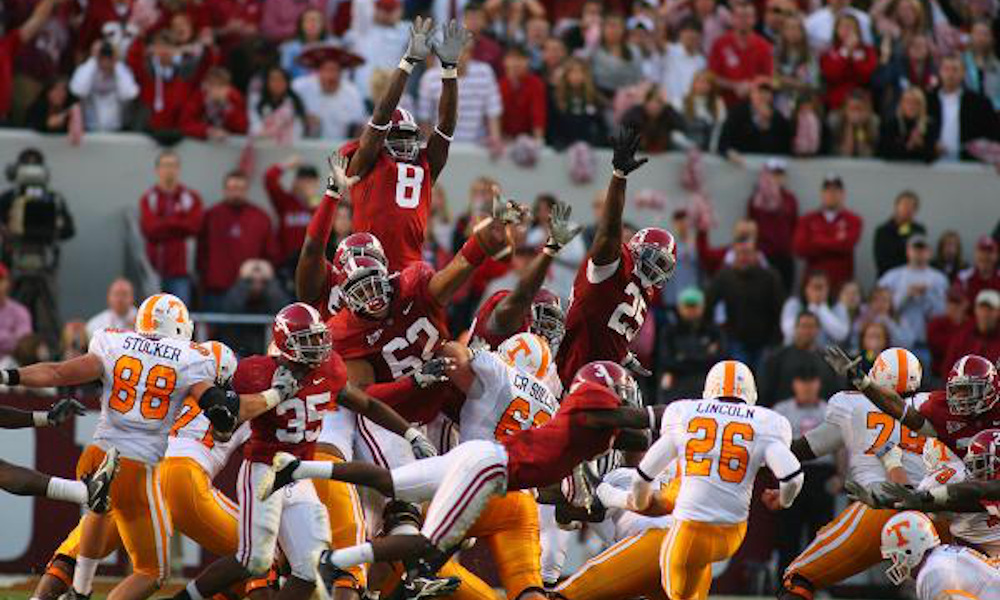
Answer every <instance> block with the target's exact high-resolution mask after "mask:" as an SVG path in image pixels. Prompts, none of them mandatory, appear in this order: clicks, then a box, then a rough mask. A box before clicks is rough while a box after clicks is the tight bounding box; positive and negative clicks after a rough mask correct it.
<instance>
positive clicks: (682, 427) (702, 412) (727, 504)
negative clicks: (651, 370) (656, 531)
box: [643, 399, 799, 523]
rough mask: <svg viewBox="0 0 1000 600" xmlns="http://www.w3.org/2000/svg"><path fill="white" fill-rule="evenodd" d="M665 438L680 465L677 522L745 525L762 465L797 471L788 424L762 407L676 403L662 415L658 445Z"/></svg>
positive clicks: (717, 401) (777, 472)
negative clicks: (755, 481) (743, 523)
mask: <svg viewBox="0 0 1000 600" xmlns="http://www.w3.org/2000/svg"><path fill="white" fill-rule="evenodd" d="M664 439H669V440H670V442H669V443H670V444H671V445H672V446H673V456H677V457H679V459H680V460H681V463H682V464H681V472H682V475H681V477H682V482H681V489H680V493H679V494H678V496H677V502H676V505H675V506H674V512H673V516H674V518H676V519H678V520H684V521H699V522H708V523H741V522H743V521H746V519H747V516H748V515H749V513H750V498H751V494H752V492H753V484H754V479H756V477H757V471H758V470H759V469H760V468H761V467H762V466H764V465H765V464H766V465H768V466H769V467H770V468H771V470H772V471H775V475H776V476H778V477H790V476H793V475H794V473H792V472H781V471H788V470H789V469H791V470H792V471H795V472H798V469H799V464H798V460H797V459H796V458H795V456H794V455H793V454H792V453H791V450H789V445H790V444H791V442H792V426H791V425H790V424H789V422H788V419H786V418H785V417H783V416H781V415H779V414H778V413H776V412H774V411H773V410H771V409H768V408H764V407H763V406H750V405H748V404H744V403H743V402H733V401H728V400H721V399H705V400H677V401H674V402H673V403H671V404H669V405H667V409H666V411H664V413H663V424H662V427H661V429H660V440H659V441H658V442H657V444H660V442H662V441H663V440H664ZM654 447H655V445H654ZM651 450H652V449H651ZM648 454H649V453H647V455H648ZM645 460H646V458H644V459H643V461H644V462H645ZM649 475H650V476H655V475H658V473H649Z"/></svg>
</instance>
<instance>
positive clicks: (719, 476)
mask: <svg viewBox="0 0 1000 600" xmlns="http://www.w3.org/2000/svg"><path fill="white" fill-rule="evenodd" d="M756 401H757V387H756V384H755V383H754V379H753V373H751V372H750V369H749V368H748V367H747V366H746V365H744V364H743V363H741V362H738V361H733V360H726V361H722V362H719V363H716V365H715V366H713V367H712V369H711V370H710V371H709V372H708V375H707V376H706V378H705V390H704V393H703V399H702V400H679V401H676V402H673V403H671V404H669V405H667V408H666V411H664V413H663V421H662V426H661V428H660V439H658V440H657V441H656V443H655V444H653V446H652V447H651V448H650V449H649V450H648V451H647V452H646V454H645V456H643V458H642V461H640V463H639V466H638V468H637V469H636V473H637V477H635V478H634V481H633V489H632V492H631V494H630V495H629V496H628V502H627V504H626V507H628V508H631V509H634V510H643V509H645V508H646V507H648V506H649V504H650V499H651V497H652V495H653V494H652V492H653V487H652V483H653V481H654V480H655V478H656V476H657V475H659V474H660V473H662V472H663V471H664V470H665V469H666V468H667V466H668V465H669V464H670V461H671V460H673V459H674V458H675V457H681V460H682V465H681V473H682V475H681V477H682V481H681V489H680V493H679V494H678V495H677V502H676V504H675V505H674V510H673V517H674V526H673V527H671V529H670V534H669V535H668V536H667V538H666V539H665V540H664V542H663V547H662V551H661V553H660V571H661V573H662V577H663V579H662V585H663V590H664V592H666V594H667V596H669V597H670V598H672V599H673V600H703V599H704V598H707V597H708V591H709V588H710V587H711V585H712V563H713V562H717V561H720V560H726V559H728V558H730V557H731V556H733V554H735V553H736V551H737V550H738V549H739V547H740V545H741V544H742V543H743V537H744V535H746V528H747V517H748V515H749V512H750V500H751V494H752V492H753V484H754V479H755V478H756V476H757V471H758V470H760V468H761V467H763V466H767V467H768V468H770V469H771V472H773V473H774V476H775V477H776V478H777V479H778V482H779V489H778V491H777V492H776V498H775V500H774V502H775V504H776V505H777V506H780V507H782V508H785V507H788V506H791V504H792V502H793V501H794V500H795V497H796V496H797V495H798V493H799V490H801V489H802V482H803V476H802V468H801V465H800V464H799V460H798V459H797V458H795V456H794V455H793V454H792V452H791V450H789V448H788V446H789V444H790V443H791V441H792V428H791V425H790V424H789V423H788V420H787V419H785V417H783V416H781V415H779V414H778V413H776V412H774V411H772V410H770V409H767V408H763V407H758V406H754V403H755V402H756Z"/></svg>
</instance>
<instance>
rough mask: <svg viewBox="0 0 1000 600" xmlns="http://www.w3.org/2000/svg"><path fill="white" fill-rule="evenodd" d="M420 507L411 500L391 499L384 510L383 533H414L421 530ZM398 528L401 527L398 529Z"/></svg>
mask: <svg viewBox="0 0 1000 600" xmlns="http://www.w3.org/2000/svg"><path fill="white" fill-rule="evenodd" d="M421 521H422V515H421V514H420V507H419V506H417V505H416V504H413V503H411V502H403V501H402V500H391V501H389V502H386V504H385V509H384V510H383V511H382V532H381V533H382V535H389V534H393V533H395V534H403V535H407V534H414V533H417V532H418V531H420V524H421ZM397 529H401V530H399V531H397Z"/></svg>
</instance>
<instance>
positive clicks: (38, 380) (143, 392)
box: [2, 294, 280, 600]
mask: <svg viewBox="0 0 1000 600" xmlns="http://www.w3.org/2000/svg"><path fill="white" fill-rule="evenodd" d="M192 331H193V323H192V322H191V317H190V315H189V314H188V310H187V307H186V306H185V305H184V303H183V302H182V301H181V300H180V299H179V298H177V297H176V296H172V295H170V294H156V295H153V296H150V297H149V298H147V299H146V300H144V301H143V303H142V304H141V305H140V306H139V311H138V314H137V317H136V325H135V331H121V330H114V329H107V330H104V331H100V332H97V333H96V334H95V335H94V337H93V338H92V339H91V341H90V348H89V350H88V352H87V353H86V354H84V355H83V356H80V357H77V358H74V359H71V360H68V361H65V362H60V363H39V364H34V365H31V366H28V367H23V368H20V369H11V370H8V371H5V372H4V374H3V377H2V378H3V379H4V380H5V383H7V384H9V385H17V384H20V385H22V386H26V387H54V386H69V385H80V384H82V383H87V382H90V381H94V380H100V381H101V382H102V384H103V390H104V391H103V394H102V396H101V419H100V421H99V422H98V425H97V430H96V431H95V433H94V441H93V443H92V444H91V445H89V446H87V448H86V449H84V451H83V454H82V455H81V456H80V459H79V462H78V464H77V473H78V474H79V475H80V476H81V477H82V476H84V475H86V474H90V473H94V472H95V471H96V469H97V468H98V466H99V465H101V464H103V463H104V462H105V459H106V457H107V454H108V452H109V451H117V452H118V453H119V454H120V455H121V458H120V467H119V468H120V472H119V474H118V476H117V477H116V478H115V483H114V485H113V486H112V488H111V501H110V502H111V509H110V511H109V513H108V515H107V517H104V516H100V515H96V514H94V513H89V514H87V515H86V516H85V517H84V521H83V527H82V533H81V538H80V549H79V556H78V557H77V562H76V568H75V570H74V573H73V586H72V590H71V594H75V595H76V597H81V596H82V597H88V596H89V594H90V591H91V587H92V583H93V578H94V573H95V572H96V570H97V566H98V562H99V556H100V552H101V551H102V549H103V547H104V546H105V544H106V540H107V537H108V536H109V535H112V531H114V530H115V529H116V528H117V531H118V533H119V535H121V541H122V544H123V545H124V546H125V549H126V551H127V552H128V554H129V558H130V559H131V561H132V566H133V572H132V574H131V575H129V576H128V577H126V578H125V579H124V580H123V581H122V582H121V583H119V585H118V586H117V587H116V588H115V590H114V591H113V592H112V593H113V594H115V596H116V597H118V598H121V599H124V600H132V599H142V598H146V597H148V596H149V595H150V594H152V593H153V591H155V590H156V589H157V588H159V586H160V585H161V584H162V582H163V580H164V579H165V578H166V576H167V574H168V573H169V563H170V561H169V546H168V540H169V539H170V534H171V526H170V519H169V512H168V507H167V506H166V502H165V499H164V496H163V491H162V486H161V480H160V473H159V470H158V469H157V468H156V465H157V463H159V462H160V460H161V459H162V458H163V455H164V452H165V451H166V448H167V440H168V436H169V433H170V428H171V426H172V425H173V423H174V420H175V417H176V415H177V412H178V410H179V409H180V406H181V404H182V403H183V401H184V399H185V398H187V397H188V396H192V397H193V398H194V400H195V401H196V402H198V403H199V405H200V406H201V407H202V408H203V409H204V410H205V411H206V414H207V415H208V416H209V417H210V418H215V417H218V416H220V413H219V410H220V409H224V407H225V406H227V405H228V404H229V403H231V402H232V401H233V400H234V399H230V398H227V394H226V392H225V391H223V390H222V389H221V388H219V387H217V386H215V385H213V382H214V381H215V371H216V365H215V361H214V360H213V359H212V355H211V352H209V351H208V350H206V349H205V348H203V347H201V346H199V345H198V344H195V343H192V342H191V334H192ZM261 391H262V392H263V393H260V394H253V395H248V396H246V397H245V398H243V399H242V400H244V401H245V402H241V403H240V404H241V406H245V407H246V410H255V409H259V408H260V407H263V406H267V405H269V404H272V403H276V402H277V401H278V400H279V399H280V393H279V392H278V391H277V390H274V389H267V390H261ZM272 405H273V404H272ZM221 416H224V415H221ZM113 449H114V450H113Z"/></svg>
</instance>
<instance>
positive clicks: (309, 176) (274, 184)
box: [264, 154, 320, 271]
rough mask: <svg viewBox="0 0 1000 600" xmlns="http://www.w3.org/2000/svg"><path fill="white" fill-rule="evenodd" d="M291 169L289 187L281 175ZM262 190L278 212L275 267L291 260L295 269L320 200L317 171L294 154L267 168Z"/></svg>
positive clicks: (276, 212)
mask: <svg viewBox="0 0 1000 600" xmlns="http://www.w3.org/2000/svg"><path fill="white" fill-rule="evenodd" d="M290 169H295V178H294V179H293V180H292V187H291V188H288V189H286V188H285V187H284V186H282V185H281V175H282V174H283V173H284V172H285V171H287V170H290ZM264 189H265V190H267V198H268V200H270V201H271V206H272V207H273V208H274V212H275V214H277V215H278V266H279V267H280V266H282V265H283V264H285V263H286V262H291V268H292V269H293V271H294V269H295V263H296V261H297V260H298V256H299V249H300V248H301V247H302V242H303V240H304V239H305V237H306V228H307V227H308V226H309V219H310V218H311V217H312V213H313V207H314V206H315V205H316V204H317V203H318V201H319V200H320V196H319V191H320V189H319V173H318V172H317V171H316V167H314V166H312V165H304V164H302V159H301V157H299V155H297V154H296V155H293V156H291V157H289V158H288V159H287V160H285V161H284V162H280V163H276V164H273V165H271V167H270V168H268V170H267V172H266V173H264Z"/></svg>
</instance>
